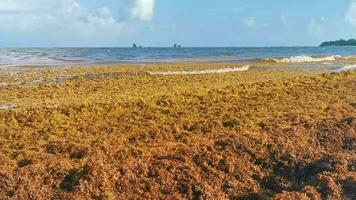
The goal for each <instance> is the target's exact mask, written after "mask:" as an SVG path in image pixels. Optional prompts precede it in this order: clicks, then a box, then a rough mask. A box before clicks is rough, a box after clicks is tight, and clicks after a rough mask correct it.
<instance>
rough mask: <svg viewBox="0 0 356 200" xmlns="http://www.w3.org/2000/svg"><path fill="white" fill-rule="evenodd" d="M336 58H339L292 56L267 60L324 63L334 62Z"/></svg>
mask: <svg viewBox="0 0 356 200" xmlns="http://www.w3.org/2000/svg"><path fill="white" fill-rule="evenodd" d="M336 58H340V56H326V57H311V56H292V57H289V58H281V59H276V58H272V59H268V60H272V61H274V62H278V63H307V62H325V61H335V60H336Z"/></svg>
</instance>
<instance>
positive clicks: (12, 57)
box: [0, 47, 356, 66]
mask: <svg viewBox="0 0 356 200" xmlns="http://www.w3.org/2000/svg"><path fill="white" fill-rule="evenodd" d="M301 55H306V56H329V55H330V56H331V55H333V56H335V55H339V56H354V55H356V47H254V48H242V47H241V48H6V49H0V66H26V65H30V66H34V65H69V64H97V63H126V62H129V63H131V62H133V63H150V62H176V61H182V60H188V61H194V60H197V59H209V61H210V62H214V61H217V62H218V61H227V62H241V61H245V60H251V59H262V58H276V57H290V56H301Z"/></svg>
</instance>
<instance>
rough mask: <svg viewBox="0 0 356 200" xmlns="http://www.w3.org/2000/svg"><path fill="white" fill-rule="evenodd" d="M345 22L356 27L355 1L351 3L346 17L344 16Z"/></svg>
mask: <svg viewBox="0 0 356 200" xmlns="http://www.w3.org/2000/svg"><path fill="white" fill-rule="evenodd" d="M345 20H346V22H348V23H350V24H351V25H352V26H355V27H356V1H354V2H351V4H350V6H349V8H348V10H347V12H346V15H345Z"/></svg>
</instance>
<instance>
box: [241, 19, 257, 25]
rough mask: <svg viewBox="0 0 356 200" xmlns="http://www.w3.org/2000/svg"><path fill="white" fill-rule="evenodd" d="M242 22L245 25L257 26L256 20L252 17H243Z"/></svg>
mask: <svg viewBox="0 0 356 200" xmlns="http://www.w3.org/2000/svg"><path fill="white" fill-rule="evenodd" d="M242 23H243V24H244V25H245V26H247V27H256V26H257V21H256V19H255V18H253V17H249V18H245V19H243V20H242Z"/></svg>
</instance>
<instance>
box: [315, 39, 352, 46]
mask: <svg viewBox="0 0 356 200" xmlns="http://www.w3.org/2000/svg"><path fill="white" fill-rule="evenodd" d="M320 46H321V47H329V46H356V40H355V39H350V40H344V39H340V40H336V41H329V42H323V43H322V44H321V45H320Z"/></svg>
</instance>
